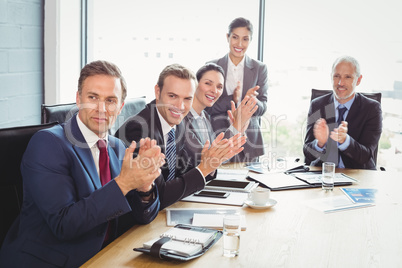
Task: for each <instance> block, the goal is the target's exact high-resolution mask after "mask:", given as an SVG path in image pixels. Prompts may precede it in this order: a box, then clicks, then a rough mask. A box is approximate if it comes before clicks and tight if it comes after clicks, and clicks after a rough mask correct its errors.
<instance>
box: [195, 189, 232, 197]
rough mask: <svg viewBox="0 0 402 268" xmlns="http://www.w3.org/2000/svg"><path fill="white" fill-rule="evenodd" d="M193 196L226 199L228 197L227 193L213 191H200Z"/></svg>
mask: <svg viewBox="0 0 402 268" xmlns="http://www.w3.org/2000/svg"><path fill="white" fill-rule="evenodd" d="M194 196H205V197H217V198H226V197H228V196H229V193H226V192H215V191H201V192H198V193H195V194H194Z"/></svg>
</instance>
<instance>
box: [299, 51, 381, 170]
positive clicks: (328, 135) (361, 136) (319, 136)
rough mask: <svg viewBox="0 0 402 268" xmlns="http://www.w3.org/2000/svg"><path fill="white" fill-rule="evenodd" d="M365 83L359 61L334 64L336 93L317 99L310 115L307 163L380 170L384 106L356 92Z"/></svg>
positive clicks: (339, 60)
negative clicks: (378, 165)
mask: <svg viewBox="0 0 402 268" xmlns="http://www.w3.org/2000/svg"><path fill="white" fill-rule="evenodd" d="M361 80H362V75H361V74H360V65H359V63H358V62H357V60H356V59H354V58H352V57H350V56H344V57H340V58H338V59H337V60H336V61H335V62H334V64H333V66H332V82H333V93H330V94H326V95H324V96H321V97H318V98H316V99H314V100H313V101H312V102H311V105H310V110H309V112H308V119H307V121H308V122H307V134H306V138H305V141H304V148H303V152H304V156H305V158H306V164H309V165H312V166H321V164H322V162H325V161H329V162H334V163H336V165H337V167H339V168H356V169H376V152H377V148H378V141H379V139H380V136H381V131H382V112H381V104H380V103H379V102H378V101H375V100H372V99H369V98H367V97H365V96H363V95H362V94H360V93H356V92H355V89H356V86H358V85H359V84H360V82H361Z"/></svg>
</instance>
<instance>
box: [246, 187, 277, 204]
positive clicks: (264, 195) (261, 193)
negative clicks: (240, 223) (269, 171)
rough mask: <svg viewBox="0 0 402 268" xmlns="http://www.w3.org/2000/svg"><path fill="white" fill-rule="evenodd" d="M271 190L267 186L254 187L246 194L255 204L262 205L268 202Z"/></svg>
mask: <svg viewBox="0 0 402 268" xmlns="http://www.w3.org/2000/svg"><path fill="white" fill-rule="evenodd" d="M270 194H271V190H270V189H267V188H260V187H257V188H254V189H253V190H251V192H250V193H249V194H248V198H249V199H250V200H251V201H252V202H253V203H254V204H255V205H257V206H264V205H266V204H267V203H268V200H269V196H270Z"/></svg>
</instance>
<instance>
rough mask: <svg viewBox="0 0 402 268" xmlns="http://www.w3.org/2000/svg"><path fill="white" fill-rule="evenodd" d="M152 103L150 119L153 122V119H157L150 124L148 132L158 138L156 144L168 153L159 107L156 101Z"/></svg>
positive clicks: (163, 151)
mask: <svg viewBox="0 0 402 268" xmlns="http://www.w3.org/2000/svg"><path fill="white" fill-rule="evenodd" d="M150 105H151V107H150V111H151V113H150V118H149V120H150V121H151V122H152V120H155V121H154V122H155V124H152V123H150V124H149V127H150V129H149V130H148V133H149V134H150V135H152V136H153V138H154V139H155V140H156V144H158V145H159V146H160V147H161V151H162V153H166V148H165V138H164V137H163V132H162V124H161V121H160V120H159V115H158V112H157V110H156V109H157V108H156V103H155V101H153V102H151V103H150ZM152 106H153V107H152ZM153 128H154V129H153Z"/></svg>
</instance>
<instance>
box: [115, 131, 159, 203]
mask: <svg viewBox="0 0 402 268" xmlns="http://www.w3.org/2000/svg"><path fill="white" fill-rule="evenodd" d="M136 145H137V144H136V142H134V141H133V142H132V143H131V144H130V146H129V147H128V148H127V149H126V152H125V155H124V159H123V164H122V167H121V172H120V174H119V176H117V177H116V178H115V181H116V183H117V184H118V185H119V187H120V189H121V191H122V192H123V194H124V195H126V194H127V193H128V192H129V191H131V190H134V189H137V190H139V191H142V192H147V191H149V190H150V189H151V187H152V184H153V182H154V180H155V179H156V178H157V177H158V176H159V175H160V173H161V170H160V167H161V166H162V165H163V164H164V163H165V160H164V158H165V155H164V154H163V153H161V148H160V147H159V146H158V145H156V141H155V140H151V139H150V138H145V139H141V140H140V149H139V152H138V155H137V157H135V158H133V153H134V150H135V148H136Z"/></svg>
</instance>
